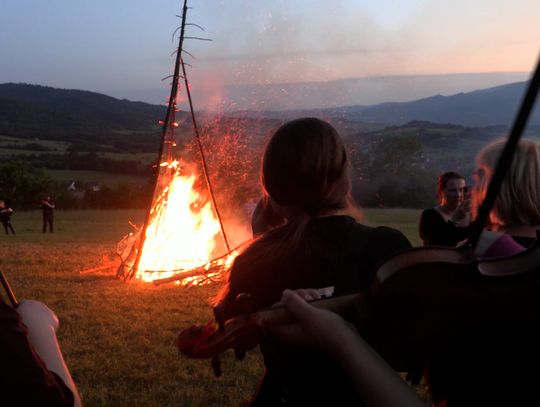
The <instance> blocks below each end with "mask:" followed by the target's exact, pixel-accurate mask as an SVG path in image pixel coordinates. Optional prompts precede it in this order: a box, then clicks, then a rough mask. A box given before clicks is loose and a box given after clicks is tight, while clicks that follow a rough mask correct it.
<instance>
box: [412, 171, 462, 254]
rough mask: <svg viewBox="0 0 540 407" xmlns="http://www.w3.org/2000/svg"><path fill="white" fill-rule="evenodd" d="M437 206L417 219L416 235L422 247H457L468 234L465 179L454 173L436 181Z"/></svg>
mask: <svg viewBox="0 0 540 407" xmlns="http://www.w3.org/2000/svg"><path fill="white" fill-rule="evenodd" d="M437 195H438V198H439V204H438V205H437V206H435V207H434V208H429V209H426V210H424V211H423V212H422V214H421V215H420V222H419V224H418V232H419V234H420V238H421V239H422V241H423V242H424V245H425V246H428V245H436V246H456V245H457V244H458V243H459V242H461V241H462V240H465V239H466V238H467V237H468V234H469V225H470V222H471V218H470V207H471V200H470V197H469V196H468V194H467V187H466V185H465V178H463V177H462V176H461V175H460V174H458V173H457V172H453V171H448V172H445V173H443V174H441V175H440V176H439V177H438V179H437Z"/></svg>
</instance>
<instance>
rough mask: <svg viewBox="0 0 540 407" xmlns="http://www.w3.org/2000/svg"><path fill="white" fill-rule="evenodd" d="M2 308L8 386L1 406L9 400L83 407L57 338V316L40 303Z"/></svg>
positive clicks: (1, 349)
mask: <svg viewBox="0 0 540 407" xmlns="http://www.w3.org/2000/svg"><path fill="white" fill-rule="evenodd" d="M0 307H1V309H0V312H1V314H0V315H1V316H0V324H1V326H2V329H1V331H0V332H1V333H0V354H1V357H0V358H1V360H2V370H3V371H2V373H1V374H2V382H3V383H2V387H4V386H5V388H3V389H2V394H0V404H2V402H3V401H6V399H7V400H10V401H12V402H14V403H16V404H13V405H39V406H73V405H74V406H81V401H80V397H79V393H78V391H77V387H76V386H75V383H74V382H73V379H72V377H71V374H70V372H69V369H68V368H67V366H66V363H65V361H64V358H63V356H62V352H61V351H60V347H59V345H58V341H57V339H56V329H57V328H58V318H57V317H56V315H55V314H54V313H53V312H52V311H51V310H50V309H49V308H47V306H46V305H45V304H43V303H41V302H38V301H31V300H26V301H23V302H21V304H20V305H19V306H18V307H17V309H16V311H15V310H13V309H12V308H10V307H8V306H7V305H5V304H0ZM17 314H18V315H17ZM21 322H22V323H21ZM60 379H62V380H60ZM2 405H3V404H2ZM6 405H10V404H9V403H8V404H6Z"/></svg>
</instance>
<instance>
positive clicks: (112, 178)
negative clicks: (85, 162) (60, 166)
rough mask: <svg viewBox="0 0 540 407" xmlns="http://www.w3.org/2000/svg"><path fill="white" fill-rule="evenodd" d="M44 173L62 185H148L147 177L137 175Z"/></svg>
mask: <svg viewBox="0 0 540 407" xmlns="http://www.w3.org/2000/svg"><path fill="white" fill-rule="evenodd" d="M44 172H45V174H47V175H48V176H50V177H51V178H53V179H54V180H56V181H59V182H62V183H68V182H70V181H73V180H75V181H78V182H79V183H81V182H82V183H85V182H90V181H94V182H97V183H98V184H100V185H105V186H108V187H110V188H114V187H116V186H118V184H122V183H129V184H137V185H144V184H146V183H148V178H147V177H139V176H136V175H125V174H112V173H110V172H101V171H83V170H80V171H79V170H50V169H45V170H44ZM78 186H80V185H78Z"/></svg>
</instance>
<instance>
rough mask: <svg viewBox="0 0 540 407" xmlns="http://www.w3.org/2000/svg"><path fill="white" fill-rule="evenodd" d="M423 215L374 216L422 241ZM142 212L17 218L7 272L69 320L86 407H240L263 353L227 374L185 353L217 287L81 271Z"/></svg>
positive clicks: (228, 363)
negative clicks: (178, 344)
mask: <svg viewBox="0 0 540 407" xmlns="http://www.w3.org/2000/svg"><path fill="white" fill-rule="evenodd" d="M418 215H419V213H418V211H414V210H366V211H365V217H366V222H368V223H370V224H372V225H375V224H384V225H388V226H393V227H396V228H398V229H400V230H402V231H403V232H404V233H405V234H406V235H407V237H409V239H410V240H411V241H412V242H413V243H415V244H417V238H416V224H417V220H418ZM143 216H144V213H143V212H142V211H73V212H62V211H58V212H57V213H56V219H55V227H56V230H55V233H54V234H42V233H41V218H40V213H39V212H24V213H21V212H16V213H14V215H13V218H12V220H13V225H14V227H15V230H16V232H17V235H15V236H11V235H10V236H5V235H4V234H3V231H2V234H0V242H1V244H0V269H1V270H2V271H4V272H5V273H6V275H7V276H8V278H9V280H10V281H11V283H12V286H13V288H14V290H15V293H16V295H17V296H18V297H19V299H25V298H31V299H36V300H40V301H43V302H45V303H46V304H48V305H49V307H50V308H52V309H53V310H54V311H55V312H56V313H57V315H58V316H59V318H60V329H59V331H58V338H59V341H60V343H61V346H62V349H63V352H64V355H65V357H66V360H67V363H68V365H69V366H70V368H71V370H72V374H73V376H74V379H75V381H76V382H77V384H78V386H79V389H80V391H81V394H82V397H83V401H84V404H85V406H115V407H116V406H186V407H187V406H205V407H206V406H226V405H231V406H238V405H241V404H242V403H243V402H244V401H246V400H247V399H248V398H249V396H250V394H251V393H252V391H253V390H254V389H255V386H256V383H257V380H258V377H259V376H260V374H261V372H262V371H263V364H262V359H261V357H260V354H259V353H258V351H256V350H254V351H251V352H248V355H247V358H246V360H244V361H242V362H238V361H236V360H234V357H233V355H232V352H227V354H225V355H224V357H223V360H222V366H223V375H222V377H220V378H215V377H214V376H213V374H212V370H211V368H210V364H209V361H207V360H192V359H187V358H184V357H181V356H179V355H178V352H177V350H176V348H175V346H174V341H175V339H176V334H177V331H178V329H179V328H182V327H187V326H190V325H192V324H201V323H206V322H207V321H209V320H211V319H212V313H211V308H210V306H209V305H208V302H207V300H208V298H209V297H211V296H212V295H213V294H214V293H215V291H216V289H217V287H216V286H205V287H191V288H185V287H179V286H175V285H161V286H157V287H155V286H153V285H148V284H144V283H140V282H137V281H132V282H128V283H125V282H123V281H120V280H117V279H116V278H115V277H114V275H115V270H114V269H111V270H104V271H101V272H98V273H86V274H81V273H80V272H81V271H83V270H86V269H89V268H92V267H97V266H100V265H102V264H104V263H106V262H108V261H110V260H114V259H115V248H116V243H117V242H118V241H119V240H120V239H121V238H122V236H123V235H125V234H126V233H128V232H129V231H130V226H129V225H128V220H132V221H133V222H135V223H138V224H140V223H141V222H142V219H143Z"/></svg>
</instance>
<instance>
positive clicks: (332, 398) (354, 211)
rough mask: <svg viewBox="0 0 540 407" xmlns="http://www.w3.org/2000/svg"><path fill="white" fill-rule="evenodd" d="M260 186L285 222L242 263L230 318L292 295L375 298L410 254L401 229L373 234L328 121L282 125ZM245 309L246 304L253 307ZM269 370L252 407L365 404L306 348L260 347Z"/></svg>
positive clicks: (223, 300) (224, 294) (236, 267)
mask: <svg viewBox="0 0 540 407" xmlns="http://www.w3.org/2000/svg"><path fill="white" fill-rule="evenodd" d="M261 183H262V187H263V193H264V195H265V200H266V202H268V204H269V205H271V208H272V211H273V212H275V213H276V214H278V215H279V216H281V217H283V218H284V219H285V222H284V224H282V225H276V226H277V227H275V228H270V229H269V230H267V231H266V232H265V233H264V234H262V235H261V236H260V237H259V238H257V239H256V240H254V241H253V243H252V244H251V245H250V246H249V247H248V248H247V249H246V250H245V251H244V252H243V253H242V254H240V255H239V256H238V257H237V258H236V259H235V261H234V264H233V265H232V267H231V270H230V274H229V276H228V281H227V283H226V285H225V286H224V288H223V289H222V291H221V292H220V294H219V295H218V298H217V300H218V305H217V307H218V310H220V311H219V312H221V313H222V315H223V317H224V318H228V317H232V316H235V315H239V314H242V313H243V312H245V307H244V306H243V305H242V304H239V303H237V301H236V298H237V296H238V294H240V293H249V294H250V295H251V301H250V302H251V306H252V308H253V309H254V310H256V309H261V308H266V307H270V306H271V305H272V304H274V303H276V302H277V301H279V299H280V298H281V294H282V292H283V290H284V289H286V288H289V289H297V288H302V287H314V288H317V289H323V288H327V287H333V288H334V294H335V295H344V294H349V293H353V292H361V291H366V290H367V289H368V287H369V285H370V283H371V280H372V277H373V275H374V274H375V272H376V270H377V266H378V264H379V263H380V262H382V261H383V260H384V259H386V258H387V257H388V256H390V255H392V254H395V253H396V252H398V251H400V250H402V249H406V248H409V247H410V243H409V241H408V240H407V239H406V238H405V237H404V236H403V234H402V233H401V232H399V231H397V230H394V229H391V228H387V227H369V226H365V225H362V224H360V223H358V222H357V221H358V220H359V219H360V218H361V215H360V211H359V210H358V208H357V207H356V205H355V203H354V202H353V199H352V197H351V194H350V192H351V191H350V190H351V180H350V174H349V160H348V157H347V152H346V150H345V147H344V144H343V141H342V139H341V137H340V136H339V134H338V133H337V131H336V130H335V129H334V128H333V127H332V126H331V125H330V124H328V123H326V122H324V121H322V120H319V119H315V118H302V119H297V120H293V121H291V122H288V123H285V124H284V125H282V126H281V127H280V128H279V129H278V130H277V131H276V132H275V133H274V135H273V137H272V139H271V140H270V142H269V144H268V146H267V148H266V151H265V153H264V156H263V160H262V166H261ZM244 305H245V304H244ZM261 351H262V353H263V356H264V360H265V366H266V372H265V375H264V378H263V380H262V382H261V384H260V386H259V389H258V392H257V394H256V396H255V399H254V400H253V401H252V406H267V405H278V404H279V405H289V406H293V405H295V406H296V405H302V406H303V405H311V406H318V405H339V406H348V405H355V406H356V405H360V402H361V401H360V399H359V397H358V395H357V393H356V392H355V390H354V384H353V383H352V381H351V379H350V378H349V377H348V376H347V374H346V373H345V371H344V370H343V369H341V368H340V367H339V365H338V364H337V363H336V362H335V361H332V360H331V359H330V358H329V357H326V356H324V355H320V354H318V353H314V352H310V351H308V350H306V349H303V348H298V347H293V346H281V345H279V344H278V343H276V342H275V341H273V340H272V339H271V338H265V339H264V341H263V342H262V343H261Z"/></svg>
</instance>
